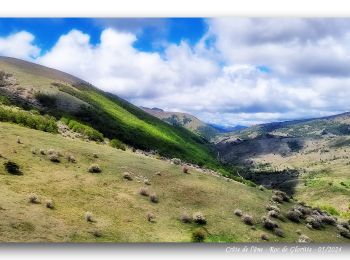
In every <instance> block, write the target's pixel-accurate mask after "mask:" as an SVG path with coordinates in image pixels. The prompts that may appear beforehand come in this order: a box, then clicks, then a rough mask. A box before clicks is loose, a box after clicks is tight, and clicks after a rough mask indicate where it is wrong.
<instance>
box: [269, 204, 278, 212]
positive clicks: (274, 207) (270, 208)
mask: <svg viewBox="0 0 350 260" xmlns="http://www.w3.org/2000/svg"><path fill="white" fill-rule="evenodd" d="M266 210H268V211H271V210H274V211H277V212H280V208H279V207H277V206H275V205H267V206H266Z"/></svg>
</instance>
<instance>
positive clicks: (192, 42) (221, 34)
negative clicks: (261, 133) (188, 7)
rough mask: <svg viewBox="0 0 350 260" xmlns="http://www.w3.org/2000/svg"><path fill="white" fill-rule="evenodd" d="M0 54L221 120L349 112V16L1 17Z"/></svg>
mask: <svg viewBox="0 0 350 260" xmlns="http://www.w3.org/2000/svg"><path fill="white" fill-rule="evenodd" d="M0 55H3V56H11V57H17V58H21V59H25V60H29V61H32V62H36V63H40V64H43V65H46V66H49V67H53V68H56V69H60V70H63V71H65V72H68V73H71V74H73V75H75V76H78V77H80V78H82V79H84V80H86V81H89V82H91V83H92V84H94V85H96V86H97V87H99V88H101V89H103V90H105V91H108V92H112V93H114V94H117V95H119V96H121V97H123V98H125V99H127V100H129V101H130V102H132V103H134V104H136V105H140V106H147V107H159V108H163V109H165V110H169V111H184V112H189V113H191V114H194V115H196V116H197V117H199V118H200V119H202V120H203V121H206V122H210V123H215V124H221V125H228V126H229V125H236V124H243V125H251V124H256V123H264V122H271V121H281V120H289V119H299V118H309V117H319V116H325V115H330V114H336V113H341V112H345V111H349V110H350V108H349V105H350V102H349V100H350V85H349V84H350V19H315V18H313V19H301V18H298V19H292V18H286V19H276V18H274V19H266V18H259V19H258V18H254V19H243V18H225V19H224V18H220V19H219V18H214V19H0Z"/></svg>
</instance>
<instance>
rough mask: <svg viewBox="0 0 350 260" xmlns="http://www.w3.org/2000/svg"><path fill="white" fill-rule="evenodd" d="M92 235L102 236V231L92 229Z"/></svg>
mask: <svg viewBox="0 0 350 260" xmlns="http://www.w3.org/2000/svg"><path fill="white" fill-rule="evenodd" d="M92 235H93V236H94V237H102V232H101V231H100V230H94V231H92Z"/></svg>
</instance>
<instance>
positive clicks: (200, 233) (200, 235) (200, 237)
mask: <svg viewBox="0 0 350 260" xmlns="http://www.w3.org/2000/svg"><path fill="white" fill-rule="evenodd" d="M205 238H206V234H205V232H204V230H203V229H201V228H197V229H196V230H195V231H193V233H192V241H193V242H195V243H200V242H203V241H204V240H205Z"/></svg>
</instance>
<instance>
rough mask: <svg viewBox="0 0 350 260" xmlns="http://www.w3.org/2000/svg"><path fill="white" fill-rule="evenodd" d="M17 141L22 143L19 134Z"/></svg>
mask: <svg viewBox="0 0 350 260" xmlns="http://www.w3.org/2000/svg"><path fill="white" fill-rule="evenodd" d="M17 143H18V144H21V138H20V137H19V136H17Z"/></svg>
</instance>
